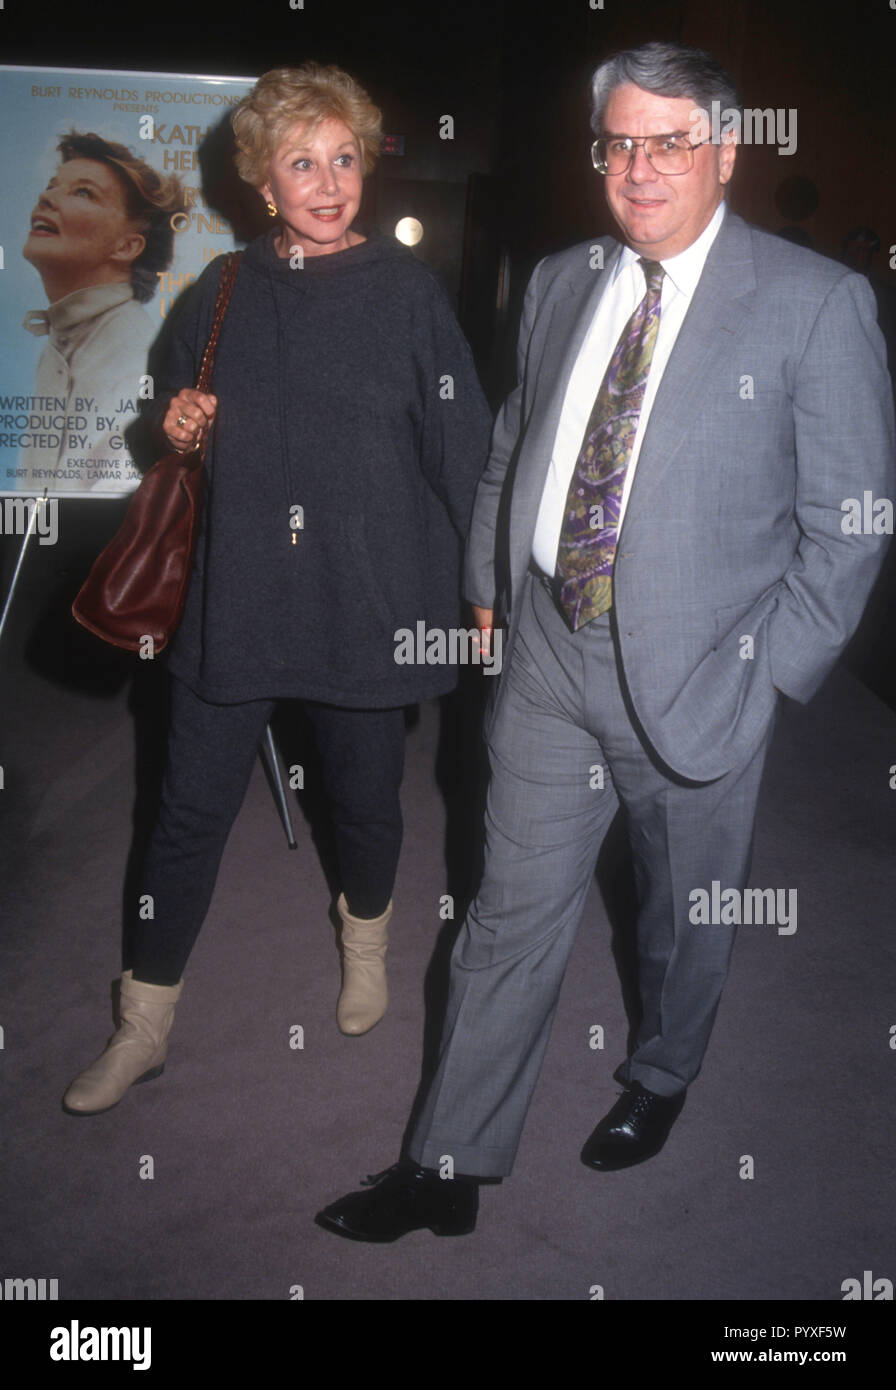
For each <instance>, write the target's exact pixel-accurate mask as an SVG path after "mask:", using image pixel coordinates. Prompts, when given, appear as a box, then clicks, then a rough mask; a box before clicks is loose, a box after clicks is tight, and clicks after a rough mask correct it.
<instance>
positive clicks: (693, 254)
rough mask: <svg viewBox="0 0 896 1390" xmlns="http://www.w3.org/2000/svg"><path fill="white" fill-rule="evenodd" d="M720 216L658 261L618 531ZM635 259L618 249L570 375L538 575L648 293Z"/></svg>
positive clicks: (547, 570) (553, 563)
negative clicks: (656, 305) (600, 401)
mask: <svg viewBox="0 0 896 1390" xmlns="http://www.w3.org/2000/svg"><path fill="white" fill-rule="evenodd" d="M724 216H725V202H724V199H723V200H722V202H721V203H720V204H719V206H718V207H717V208H716V210H715V212H714V213H713V216H712V218H711V219H710V221H709V223H708V225H707V226H706V227H704V229H703V231H702V232H701V233H700V235H699V236H698V237H697V240H696V241H692V242H691V244H690V246H689V247H687V249H686V250H684V251H681V252H679V254H678V255H677V256H670V257H669V259H668V260H665V261H661V262H660V264H661V265H662V267H663V269H664V271H665V272H666V273H665V275H664V276H663V289H662V298H661V300H660V326H659V330H658V332H657V337H656V343H655V345H654V349H653V358H652V360H651V364H650V373H649V375H648V378H647V389H646V391H645V393H644V402H643V404H642V406H641V414H640V418H639V420H638V429H637V433H636V434H635V441H634V444H633V446H632V454H631V459H630V460H629V465H628V468H627V469H626V473H625V479H624V482H623V488H622V503H621V507H620V513H619V528H620V530H621V528H622V522H623V518H624V517H625V509H626V507H627V505H628V499H629V494H630V493H631V488H632V482H633V480H634V476H635V469H636V468H637V465H638V454H639V453H640V451H641V441H642V439H643V438H644V430H645V429H646V427H647V421H648V420H649V418H650V411H651V407H652V406H653V402H654V399H655V397H656V393H657V388H658V387H659V384H660V381H661V380H662V376H663V372H664V371H665V369H666V363H667V362H668V360H669V356H670V354H671V352H672V349H673V347H674V346H675V339H676V338H677V337H678V332H679V329H680V328H681V325H682V323H683V322H684V316H685V314H686V313H687V310H688V306H689V305H690V302H691V299H692V297H693V294H694V291H695V290H696V288H697V283H698V281H699V279H700V276H701V275H702V273H703V267H704V265H705V263H706V257H707V254H708V252H709V248H710V246H712V244H713V242H714V241H715V239H716V236H717V235H718V232H719V228H720V227H721V225H722V219H723V217H724ZM638 260H639V256H638V253H637V252H636V251H632V249H631V248H630V247H628V246H626V247H623V250H622V254H621V255H620V257H619V259H618V261H617V263H616V268H615V270H614V271H613V272H612V280H611V283H610V284H609V285H608V286H607V288H606V290H605V291H604V293H603V294H602V295H601V299H600V303H599V304H598V306H597V310H596V311H595V314H594V318H593V319H592V321H591V327H590V328H589V329H588V332H587V333H586V335H585V341H584V342H583V343H582V347H581V349H580V351H579V355H578V357H577V358H576V363H575V366H574V367H573V369H572V372H571V373H570V378H569V384H568V386H567V388H566V396H565V398H564V401H563V409H562V410H561V412H560V423H559V425H558V426H557V434H556V437H555V439H554V448H553V451H552V454H551V463H550V467H549V468H548V475H547V479H546V480H545V485H544V492H543V493H542V497H541V506H540V507H539V511H538V518H537V521H536V523H535V536H534V538H533V541H532V559H533V560H534V561H535V564H536V565H537V566H538V568H539V569H540V570H541V571H542V572H543V573H544V574H548V575H553V574H554V573H555V571H556V568H557V547H558V545H559V542H560V531H561V529H562V526H563V513H564V511H565V508H566V498H567V496H568V494H569V484H570V482H571V480H572V475H573V471H574V469H575V466H576V461H577V459H578V457H579V454H580V452H581V449H582V442H583V439H584V436H585V428H586V426H587V424H588V419H589V416H590V415H591V411H592V408H593V406H594V402H595V399H596V398H597V393H598V390H599V389H600V384H601V382H602V381H603V379H604V376H605V375H606V371H607V368H608V366H609V365H610V359H611V357H612V356H613V352H614V351H615V348H616V344H617V343H618V341H619V337H620V334H621V333H622V330H623V329H624V327H625V325H626V324H627V323H628V321H629V319H630V318H631V316H632V314H633V313H634V312H635V309H636V308H637V306H638V305H639V304H640V302H641V300H642V299H643V298H644V295H645V294H646V293H647V284H646V280H645V277H644V271H643V270H642V269H641V266H640V265H639V264H638Z"/></svg>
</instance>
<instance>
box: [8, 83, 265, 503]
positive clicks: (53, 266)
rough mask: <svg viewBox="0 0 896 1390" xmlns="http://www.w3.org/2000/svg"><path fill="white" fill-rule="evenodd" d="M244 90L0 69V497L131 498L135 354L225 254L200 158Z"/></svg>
mask: <svg viewBox="0 0 896 1390" xmlns="http://www.w3.org/2000/svg"><path fill="white" fill-rule="evenodd" d="M254 83H255V78H252V77H206V76H184V75H175V74H171V73H144V72H109V71H102V70H85V69H72V68H25V67H0V91H2V101H3V109H4V112H5V113H6V116H5V120H4V134H3V139H2V142H0V170H2V180H3V187H4V188H5V189H6V190H7V196H6V197H5V198H4V199H3V201H2V204H0V257H2V261H0V264H2V274H0V494H9V493H15V494H23V495H27V496H30V497H34V496H41V495H43V494H44V492H46V495H47V496H48V497H57V496H71V495H72V494H78V495H79V496H89V497H98V498H100V497H110V496H120V495H121V494H122V493H125V492H130V491H132V490H133V488H135V487H136V485H137V483H138V482H139V480H140V476H141V474H140V472H139V471H138V469H137V468H136V466H135V463H134V460H133V458H132V456H131V453H130V451H129V443H128V438H127V433H128V426H129V425H132V424H133V422H134V420H135V419H136V415H137V410H138V403H139V401H140V399H141V398H143V399H149V398H150V397H151V394H152V390H153V386H152V380H151V378H150V377H149V375H148V372H147V354H148V352H149V349H150V347H151V345H152V343H153V342H154V340H155V338H156V337H157V335H158V333H159V330H160V328H161V326H162V323H163V321H164V318H165V315H166V313H167V311H168V309H169V307H170V305H171V304H172V303H173V301H174V300H175V299H176V298H177V296H178V294H179V293H180V292H181V291H182V290H183V289H184V288H185V286H186V285H188V284H189V283H190V282H191V281H192V280H194V279H195V278H196V277H197V276H198V275H199V274H200V272H201V271H202V269H203V268H204V266H205V265H206V264H207V263H208V261H209V260H211V259H213V258H214V257H215V256H218V255H220V254H221V253H223V252H225V251H229V250H232V249H233V247H234V246H235V245H237V244H238V239H237V237H236V236H235V233H234V229H233V226H232V223H231V222H230V221H229V220H228V219H227V218H226V217H225V216H222V214H221V211H220V205H219V206H218V207H215V206H213V205H212V204H211V202H210V201H209V199H208V196H207V193H206V189H205V180H204V178H203V167H202V164H203V160H202V151H203V149H204V148H206V147H207V145H208V143H209V140H210V139H211V140H212V141H213V140H214V137H215V134H216V132H217V133H220V131H221V130H222V129H223V128H224V126H225V123H226V121H227V117H228V113H229V111H230V110H231V109H232V108H233V107H234V106H236V105H237V103H238V102H239V101H240V100H241V99H242V97H244V96H245V95H246V93H247V92H248V91H249V90H250V89H251V87H252V86H253V85H254ZM218 143H219V144H220V141H219V142H218Z"/></svg>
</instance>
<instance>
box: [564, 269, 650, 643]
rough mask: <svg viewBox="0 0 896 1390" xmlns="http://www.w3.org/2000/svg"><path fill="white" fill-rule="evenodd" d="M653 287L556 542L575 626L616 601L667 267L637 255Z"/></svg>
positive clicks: (621, 346)
mask: <svg viewBox="0 0 896 1390" xmlns="http://www.w3.org/2000/svg"><path fill="white" fill-rule="evenodd" d="M638 264H639V265H640V266H641V267H642V268H643V270H644V277H645V279H646V281H647V293H646V294H645V296H644V298H643V299H642V300H641V303H640V304H639V305H638V307H637V309H636V310H635V312H634V313H633V314H632V316H631V318H630V319H629V321H628V323H627V324H626V325H625V327H624V328H623V330H622V333H621V335H620V338H619V342H618V343H617V344H616V348H615V350H614V352H613V356H612V357H611V358H610V365H609V366H608V367H607V371H606V375H605V376H604V379H603V381H602V382H601V385H600V390H599V391H598V393H597V399H596V400H595V402H594V405H593V407H592V410H591V414H590V416H589V418H588V424H587V425H586V426H585V437H584V439H583V440H582V447H581V450H580V451H579V457H578V459H577V460H576V466H575V469H574V471H573V475H572V480H571V482H570V484H569V492H568V493H567V497H566V510H565V512H564V514H563V526H562V528H561V531H560V544H559V546H558V548H557V585H558V590H559V593H558V597H559V601H560V606H561V608H562V609H563V612H564V613H565V614H566V619H567V622H568V623H569V625H570V627H571V629H572V631H573V632H575V631H576V630H577V628H580V627H582V626H584V624H585V623H590V622H591V620H592V618H596V617H598V616H599V615H600V614H601V613H606V612H607V610H608V609H609V608H611V607H612V605H613V563H614V560H615V558H616V540H617V535H618V531H619V512H620V508H621V505H622V489H623V486H624V484H625V472H626V469H627V468H628V463H629V459H630V458H631V454H632V445H633V444H634V442H635V435H636V433H637V430H638V418H639V416H640V414H641V406H642V404H643V401H644V392H645V390H646V389H647V377H648V374H649V372H650V363H651V360H652V358H653V349H654V346H655V344H656V335H657V331H658V329H659V324H660V296H661V295H662V292H663V275H664V274H665V272H664V270H663V267H662V266H661V265H660V264H659V262H658V261H647V260H639V261H638Z"/></svg>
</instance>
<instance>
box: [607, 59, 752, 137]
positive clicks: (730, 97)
mask: <svg viewBox="0 0 896 1390" xmlns="http://www.w3.org/2000/svg"><path fill="white" fill-rule="evenodd" d="M627 82H633V83H634V84H635V86H636V87H643V89H644V91H645V92H652V93H653V94H654V96H658V97H689V98H690V99H691V101H693V103H694V106H695V107H701V108H702V109H703V110H704V111H706V113H707V117H708V116H709V113H710V111H711V106H710V103H711V102H713V101H718V102H719V103H720V104H721V105H720V109H721V110H722V111H724V110H725V109H726V107H727V108H728V110H736V111H740V110H741V101H740V95H739V93H738V91H737V88H736V87H735V85H734V83H733V81H732V80H731V78H730V77H729V75H728V73H727V72H726V71H725V69H724V68H723V67H722V66H721V65H720V64H719V63H717V62H716V60H715V59H714V58H711V57H710V56H709V54H708V53H704V51H703V49H702V48H685V47H684V45H683V44H680V43H645V44H642V45H641V47H640V48H627V49H624V50H623V51H622V52H621V53H614V54H613V55H612V56H611V57H609V58H607V59H605V60H604V62H602V63H601V65H600V67H599V68H598V69H597V71H596V72H595V74H594V77H593V78H592V79H591V102H592V112H591V129H592V130H593V131H594V133H595V135H600V134H601V133H602V130H603V119H604V112H605V110H606V107H607V101H608V100H609V97H610V93H611V92H612V91H613V89H614V88H615V87H621V86H622V85H623V84H624V83H627ZM619 133H620V134H625V133H626V132H625V131H622V132H619Z"/></svg>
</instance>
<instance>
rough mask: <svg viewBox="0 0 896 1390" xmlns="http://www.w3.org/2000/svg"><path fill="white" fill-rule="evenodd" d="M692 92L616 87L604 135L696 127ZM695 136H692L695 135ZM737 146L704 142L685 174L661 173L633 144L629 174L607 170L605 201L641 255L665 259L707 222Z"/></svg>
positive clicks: (691, 239)
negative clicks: (670, 93) (665, 92)
mask: <svg viewBox="0 0 896 1390" xmlns="http://www.w3.org/2000/svg"><path fill="white" fill-rule="evenodd" d="M696 105H697V103H696V102H695V101H693V100H692V99H691V98H690V97H659V96H654V95H653V93H652V92H645V91H644V90H643V89H642V88H641V87H636V86H635V85H634V84H633V83H626V84H625V85H624V86H622V87H616V88H615V89H614V91H613V92H612V93H611V94H610V99H609V101H608V102H607V106H606V110H605V111H604V119H603V130H602V132H601V133H602V134H604V135H617V136H618V135H631V136H633V137H634V138H635V139H640V138H642V137H643V136H645V135H671V134H673V133H674V132H676V131H690V130H693V128H694V126H695V124H696V118H695V117H694V116H693V115H692V114H691V113H692V112H693V111H694V110H695V109H696ZM691 139H692V140H693V139H694V136H693V135H692V136H691ZM735 154H736V150H735V146H734V145H733V144H724V145H701V146H700V147H699V148H698V149H695V150H694V164H693V168H692V169H691V170H690V172H689V173H687V174H677V175H671V176H670V175H668V174H665V175H664V174H658V173H657V172H656V170H655V169H654V168H653V165H652V164H651V163H650V161H649V160H648V158H647V156H646V155H645V153H644V147H643V146H638V147H637V148H636V149H635V154H634V158H633V160H632V162H631V164H630V165H629V169H628V172H627V173H625V174H606V175H604V182H605V183H606V192H607V202H608V203H609V205H610V211H611V212H612V214H613V216H614V218H615V219H616V221H617V222H618V223H619V226H620V228H621V230H622V236H623V240H624V241H625V242H626V243H627V244H628V245H629V246H631V247H632V249H633V250H634V251H637V252H638V254H639V255H641V256H647V257H649V259H650V260H654V261H661V260H666V259H667V258H668V257H670V256H677V255H678V253H679V252H680V251H684V250H685V249H686V248H687V247H688V246H690V245H691V243H692V242H694V241H696V240H697V237H698V236H699V235H700V233H701V232H702V231H703V229H704V227H706V226H707V224H708V223H709V221H710V219H711V218H712V215H713V213H714V212H715V210H716V208H717V207H718V205H719V203H720V202H721V201H722V196H723V194H724V189H725V184H726V183H727V182H728V180H729V179H730V178H731V174H732V171H733V169H734V159H735Z"/></svg>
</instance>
